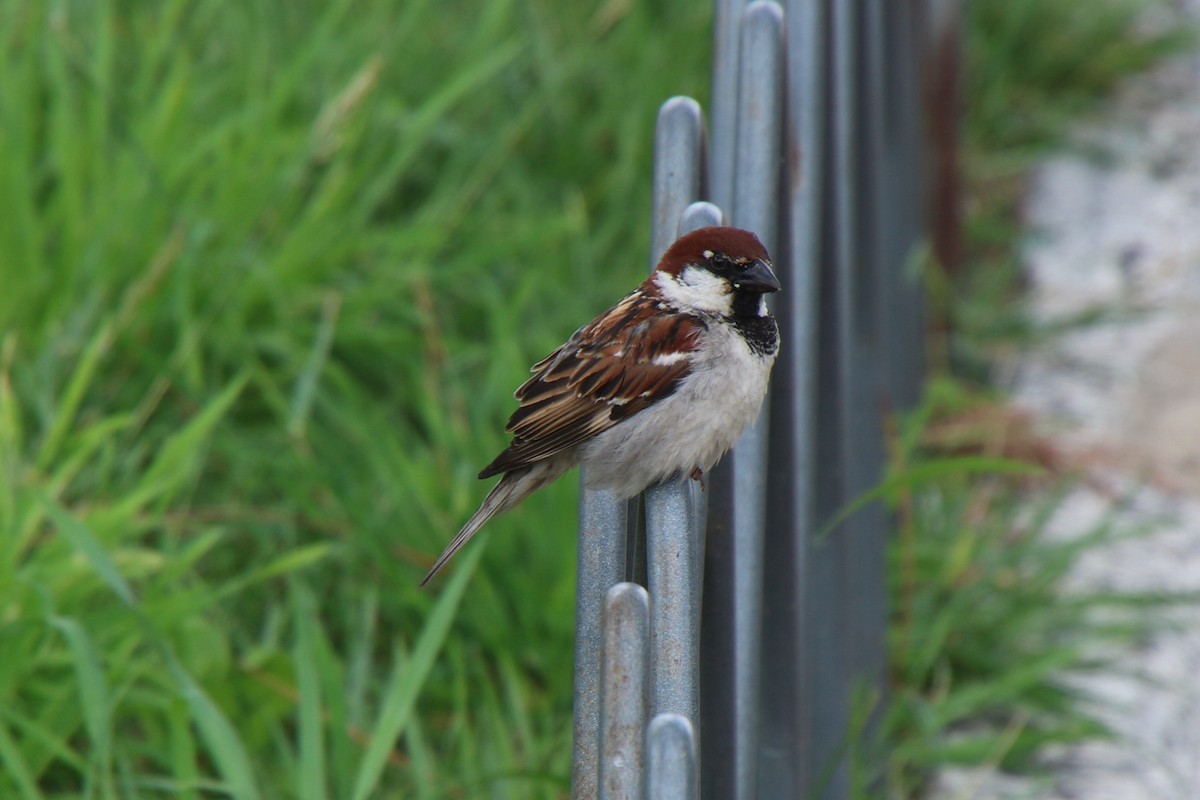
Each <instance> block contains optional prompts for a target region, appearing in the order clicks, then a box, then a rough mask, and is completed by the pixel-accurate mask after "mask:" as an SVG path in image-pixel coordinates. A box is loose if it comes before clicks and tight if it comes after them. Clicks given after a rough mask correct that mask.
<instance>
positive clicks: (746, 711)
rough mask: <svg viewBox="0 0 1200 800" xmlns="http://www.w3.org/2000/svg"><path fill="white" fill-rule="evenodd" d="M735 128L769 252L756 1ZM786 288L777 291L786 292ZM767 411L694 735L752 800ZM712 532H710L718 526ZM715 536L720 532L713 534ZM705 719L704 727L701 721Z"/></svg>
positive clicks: (746, 478)
mask: <svg viewBox="0 0 1200 800" xmlns="http://www.w3.org/2000/svg"><path fill="white" fill-rule="evenodd" d="M739 28H740V38H741V46H740V48H739V53H740V56H739V59H738V65H737V68H738V92H737V104H736V114H737V128H736V142H735V147H734V173H733V185H732V211H731V217H732V219H731V224H733V225H735V226H737V227H739V228H746V229H748V230H751V231H754V232H755V233H756V234H757V235H758V237H759V239H760V240H762V242H763V244H764V245H766V247H767V250H768V252H771V253H775V251H776V249H777V248H776V244H777V236H776V232H777V229H778V218H779V212H778V203H779V190H778V187H779V173H780V166H781V163H782V159H781V151H780V138H781V135H782V125H783V91H782V90H783V10H782V9H781V8H780V7H779V5H778V4H777V3H774V2H769V1H764V0H759V2H754V3H752V4H750V5H749V6H747V7H746V8H745V10H744V12H743V14H742V16H741V20H740V25H739ZM786 288H787V287H785V291H786ZM767 414H768V409H767V408H766V407H764V409H763V411H762V413H761V414H760V415H759V418H758V420H757V422H755V424H753V425H752V426H751V427H750V428H749V429H748V430H747V431H746V432H745V433H744V434H743V435H742V437H741V438H740V439H739V440H738V442H737V445H736V446H735V447H734V450H733V453H732V454H731V455H730V456H729V457H727V458H728V459H730V460H731V462H732V463H731V467H732V476H733V477H732V486H731V487H730V488H731V491H730V492H729V493H728V495H727V496H726V498H724V499H725V500H726V503H727V505H725V504H723V505H724V507H723V508H719V511H718V513H720V514H722V516H723V519H720V520H719V522H718V526H717V527H716V528H715V529H714V532H713V535H714V541H713V542H712V546H713V548H714V551H713V558H712V560H711V561H710V562H709V569H710V574H711V575H713V576H714V577H716V576H718V575H719V579H717V580H716V581H715V586H714V591H715V592H716V596H715V597H714V598H713V602H711V603H708V605H707V610H706V614H710V613H711V614H714V615H718V616H719V617H721V618H723V623H722V620H714V622H715V623H716V624H714V625H711V626H710V627H709V628H707V630H708V631H709V632H710V634H711V636H712V641H711V642H706V643H705V653H706V656H705V665H706V670H707V672H708V674H707V675H706V677H705V678H704V680H705V684H706V686H707V687H708V692H707V698H706V706H705V709H704V714H705V718H706V725H705V735H704V736H703V737H702V738H701V744H702V754H703V757H702V759H701V766H702V769H703V777H704V780H703V781H702V786H703V789H704V791H705V793H707V794H708V795H709V796H710V797H721V798H731V799H732V800H752V798H754V797H755V796H756V790H755V786H756V781H755V778H756V776H757V772H758V763H757V750H758V690H759V642H760V630H761V629H760V623H761V620H762V573H763V538H764V535H765V531H764V525H765V522H766V489H767V485H766V460H767V424H768V418H767ZM717 531H719V533H718V532H717ZM716 536H721V539H720V540H716V539H715V537H716ZM709 721H711V722H712V724H711V725H709V724H708V722H709Z"/></svg>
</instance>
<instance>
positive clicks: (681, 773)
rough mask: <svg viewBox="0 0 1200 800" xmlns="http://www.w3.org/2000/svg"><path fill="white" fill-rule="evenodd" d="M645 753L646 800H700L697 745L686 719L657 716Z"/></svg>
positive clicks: (647, 738)
mask: <svg viewBox="0 0 1200 800" xmlns="http://www.w3.org/2000/svg"><path fill="white" fill-rule="evenodd" d="M646 750H647V753H646V800H699V798H700V793H699V791H698V787H697V786H696V772H697V767H696V744H695V739H694V738H693V735H692V724H691V722H689V721H688V719H687V717H682V716H680V715H678V714H660V715H658V716H656V717H655V718H654V720H653V721H652V722H651V723H650V730H649V732H648V733H647V735H646Z"/></svg>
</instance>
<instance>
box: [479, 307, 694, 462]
mask: <svg viewBox="0 0 1200 800" xmlns="http://www.w3.org/2000/svg"><path fill="white" fill-rule="evenodd" d="M704 330H705V325H704V323H703V322H701V321H700V320H699V319H697V318H696V317H693V316H690V315H686V314H676V313H670V312H665V310H664V309H660V308H659V307H658V303H656V302H655V300H654V299H652V298H649V297H647V296H646V295H645V294H643V291H642V290H641V289H639V290H637V291H635V292H633V293H632V294H630V295H629V296H628V297H626V298H625V299H624V300H622V301H621V302H620V303H618V304H617V305H615V306H613V307H612V308H611V309H609V310H608V311H607V312H605V313H604V314H602V315H601V316H600V317H598V318H597V319H596V320H595V321H593V322H592V323H591V324H589V325H587V326H586V327H583V328H580V329H579V330H578V331H576V332H575V334H574V335H573V336H571V338H570V339H568V340H567V342H566V343H565V344H563V346H562V347H559V348H558V349H557V350H555V351H554V352H553V353H551V354H550V355H548V356H546V357H545V358H544V359H542V360H541V361H539V362H538V363H537V364H535V365H534V367H533V372H534V375H533V377H531V378H530V379H529V380H527V381H525V383H523V384H522V385H521V387H520V388H519V389H517V391H516V395H515V396H516V398H517V400H518V401H520V407H519V408H518V409H517V410H516V411H515V412H513V415H512V417H511V418H510V419H509V421H508V426H507V430H508V431H509V432H510V433H512V434H513V441H512V444H511V445H509V447H508V449H507V450H505V451H504V452H503V453H501V454H500V455H499V456H497V457H496V459H495V460H494V461H493V462H492V463H491V464H489V465H488V466H487V467H485V468H484V469H483V471H482V472H480V473H479V477H480V478H486V477H489V476H491V475H498V474H499V473H502V472H509V471H510V470H514V469H518V468H520V467H524V466H528V465H529V464H532V463H534V462H536V461H540V460H542V459H544V458H547V457H549V456H552V455H554V454H555V453H558V452H560V451H562V450H565V449H567V448H569V447H573V446H574V445H577V444H579V443H580V442H582V441H584V440H586V439H589V438H591V437H592V436H595V435H597V434H599V433H602V432H603V431H605V430H608V429H609V428H611V427H612V426H613V425H616V424H617V423H618V422H620V421H621V420H623V419H625V418H626V417H628V416H630V415H632V414H635V413H637V412H638V411H640V410H642V409H643V408H645V407H646V406H649V405H650V404H652V403H655V402H657V401H659V400H661V399H663V398H664V397H668V396H670V395H671V393H672V392H674V391H675V388H676V386H677V385H678V384H679V382H680V381H681V380H682V379H683V378H684V376H686V375H687V374H688V372H689V370H690V369H691V358H690V355H691V353H692V352H693V351H694V350H695V349H696V348H697V347H699V345H700V339H701V335H702V334H703V332H704Z"/></svg>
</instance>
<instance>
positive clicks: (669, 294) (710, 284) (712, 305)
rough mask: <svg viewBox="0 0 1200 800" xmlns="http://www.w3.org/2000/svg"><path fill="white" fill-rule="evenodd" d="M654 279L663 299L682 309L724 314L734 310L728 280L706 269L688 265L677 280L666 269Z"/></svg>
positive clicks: (726, 314)
mask: <svg viewBox="0 0 1200 800" xmlns="http://www.w3.org/2000/svg"><path fill="white" fill-rule="evenodd" d="M654 282H655V283H656V284H657V285H658V289H659V291H661V292H662V296H663V298H664V299H665V300H666V301H667V302H668V303H670V304H671V305H673V306H674V307H675V308H678V309H680V310H681V311H700V312H704V313H708V314H720V315H722V316H729V314H730V313H731V311H732V308H733V297H732V295H731V294H730V292H729V282H728V281H726V280H725V279H724V278H719V277H717V276H716V275H713V274H712V273H711V272H709V271H708V270H706V269H701V268H699V267H686V268H685V269H684V270H683V272H682V273H680V275H679V278H678V280H676V279H675V278H672V277H671V276H670V275H669V274H667V273H666V272H659V273H657V274H656V275H655V276H654Z"/></svg>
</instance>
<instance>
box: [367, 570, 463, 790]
mask: <svg viewBox="0 0 1200 800" xmlns="http://www.w3.org/2000/svg"><path fill="white" fill-rule="evenodd" d="M482 554H483V549H482V548H479V547H476V548H475V549H474V550H472V551H470V552H469V553H467V554H466V556H465V557H464V558H463V560H462V562H461V563H460V564H459V565H458V567H457V569H456V571H455V573H454V574H453V575H452V576H451V577H450V580H449V581H447V583H446V586H445V587H444V588H443V589H442V593H441V596H440V597H438V599H437V602H436V603H435V604H434V606H433V610H432V611H430V614H429V617H428V618H427V620H426V622H425V628H424V629H423V630H422V631H421V635H420V637H418V639H417V642H416V645H415V647H414V648H413V651H412V656H411V657H410V658H408V659H407V663H406V664H404V665H403V666H401V664H400V661H399V659H397V663H396V667H395V669H394V671H393V673H392V678H391V680H390V681H389V684H388V689H387V691H386V693H385V694H384V697H383V701H382V704H381V706H382V711H381V712H380V715H379V719H378V721H377V722H376V724H375V728H374V730H373V731H372V732H371V743H370V744H369V745H368V746H367V752H366V753H365V754H364V756H363V759H362V762H361V763H360V764H359V767H358V775H357V777H356V778H355V781H354V793H353V795H352V798H353V800H368V798H370V797H371V796H372V793H373V792H375V791H376V789H377V788H378V785H379V779H380V778H381V777H382V775H383V768H384V766H385V765H386V764H387V758H388V753H390V752H391V750H392V747H393V746H394V744H395V742H396V739H397V738H398V737H399V736H400V734H401V733H403V731H404V726H405V724H406V723H407V722H408V718H409V715H410V714H411V713H412V709H413V704H414V703H416V700H417V695H418V694H419V693H420V691H421V687H422V686H424V685H425V680H426V679H427V678H428V677H429V671H430V669H432V667H433V662H434V660H435V659H436V658H437V654H438V652H439V651H440V650H441V649H442V644H443V643H444V642H445V640H446V634H447V633H449V631H450V623H451V622H453V621H454V612H455V611H456V610H457V608H458V604H459V601H461V600H462V596H463V593H464V592H465V591H466V588H467V582H468V581H469V580H470V578H471V576H472V575H473V574H474V573H475V567H476V565H478V563H479V558H480V556H481V555H482Z"/></svg>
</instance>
